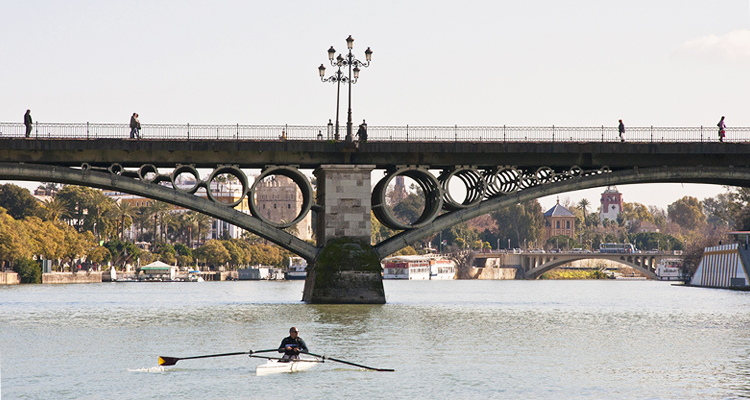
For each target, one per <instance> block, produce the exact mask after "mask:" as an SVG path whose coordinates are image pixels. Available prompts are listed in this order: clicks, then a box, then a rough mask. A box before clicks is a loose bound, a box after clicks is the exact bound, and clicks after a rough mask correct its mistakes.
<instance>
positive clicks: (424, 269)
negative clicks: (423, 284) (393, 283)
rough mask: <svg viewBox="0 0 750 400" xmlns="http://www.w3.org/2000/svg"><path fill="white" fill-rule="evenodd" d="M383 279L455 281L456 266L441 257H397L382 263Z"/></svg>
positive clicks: (389, 258)
mask: <svg viewBox="0 0 750 400" xmlns="http://www.w3.org/2000/svg"><path fill="white" fill-rule="evenodd" d="M381 265H382V267H383V279H409V280H429V279H433V280H435V279H453V278H454V277H455V275H456V266H455V264H454V263H453V261H451V260H449V259H446V258H441V257H440V256H429V255H422V256H395V257H388V258H386V259H384V260H383V262H382V263H381Z"/></svg>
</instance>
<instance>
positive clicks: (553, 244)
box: [545, 235, 581, 250]
mask: <svg viewBox="0 0 750 400" xmlns="http://www.w3.org/2000/svg"><path fill="white" fill-rule="evenodd" d="M545 247H546V248H548V249H559V248H562V249H567V250H570V249H571V248H576V247H581V246H580V245H579V244H578V242H577V241H576V240H575V239H571V238H570V236H566V235H557V236H552V237H551V238H549V239H547V242H546V246H545Z"/></svg>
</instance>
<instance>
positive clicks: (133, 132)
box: [130, 113, 141, 139]
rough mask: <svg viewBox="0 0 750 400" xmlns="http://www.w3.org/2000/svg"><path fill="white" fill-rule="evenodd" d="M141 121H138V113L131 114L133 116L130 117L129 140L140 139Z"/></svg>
mask: <svg viewBox="0 0 750 400" xmlns="http://www.w3.org/2000/svg"><path fill="white" fill-rule="evenodd" d="M140 130H141V121H138V113H133V115H132V116H131V117H130V138H131V139H140V138H141V134H140V132H139V131H140Z"/></svg>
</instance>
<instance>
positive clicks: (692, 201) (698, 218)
mask: <svg viewBox="0 0 750 400" xmlns="http://www.w3.org/2000/svg"><path fill="white" fill-rule="evenodd" d="M667 215H668V216H669V219H670V220H671V221H672V222H675V223H676V224H678V225H680V226H681V227H682V228H683V229H686V230H689V231H692V230H695V229H699V228H702V227H703V226H704V225H705V224H706V216H705V215H704V214H703V203H701V202H700V201H698V199H696V198H695V197H690V196H685V197H683V198H681V199H679V200H677V201H675V202H674V203H672V204H670V205H669V206H668V207H667Z"/></svg>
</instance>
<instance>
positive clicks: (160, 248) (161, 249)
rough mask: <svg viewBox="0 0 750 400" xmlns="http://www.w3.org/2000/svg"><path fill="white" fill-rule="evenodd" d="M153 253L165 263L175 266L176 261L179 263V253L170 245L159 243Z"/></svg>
mask: <svg viewBox="0 0 750 400" xmlns="http://www.w3.org/2000/svg"><path fill="white" fill-rule="evenodd" d="M153 253H154V254H155V255H156V256H157V258H158V259H159V261H161V262H163V263H167V264H169V265H174V263H175V261H177V252H176V251H175V249H174V247H172V245H171V244H169V243H157V245H156V246H154V250H153Z"/></svg>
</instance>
